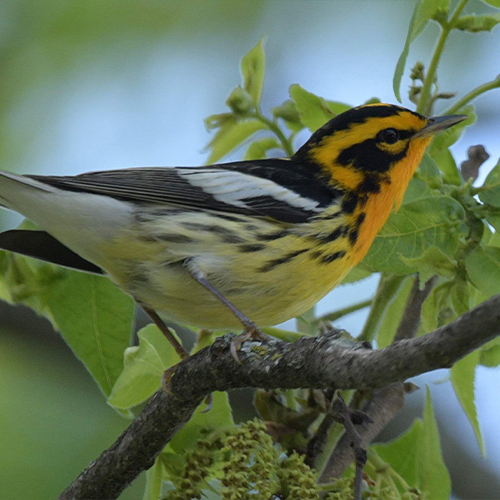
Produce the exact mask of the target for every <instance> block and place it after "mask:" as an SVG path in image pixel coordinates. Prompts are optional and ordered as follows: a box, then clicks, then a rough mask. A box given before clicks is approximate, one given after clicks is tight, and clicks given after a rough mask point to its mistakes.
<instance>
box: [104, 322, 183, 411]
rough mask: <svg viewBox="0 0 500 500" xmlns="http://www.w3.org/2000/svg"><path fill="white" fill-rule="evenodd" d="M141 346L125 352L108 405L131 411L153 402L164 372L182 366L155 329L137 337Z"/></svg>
mask: <svg viewBox="0 0 500 500" xmlns="http://www.w3.org/2000/svg"><path fill="white" fill-rule="evenodd" d="M137 335H138V337H139V345H138V346H134V347H129V348H128V349H126V350H125V355H124V369H123V371H122V373H121V374H120V376H119V377H118V379H117V380H116V383H115V385H114V386H113V390H112V391H111V394H110V396H109V398H108V403H109V404H110V405H112V406H114V407H115V408H119V409H128V408H132V407H133V406H136V405H138V404H140V403H142V402H144V401H146V400H147V399H149V398H150V397H151V396H152V395H153V394H154V393H155V392H156V391H157V390H158V389H159V388H160V387H161V377H162V375H163V372H164V371H165V370H166V369H167V368H170V367H171V366H173V365H174V364H175V363H178V362H179V356H178V355H177V354H176V352H175V349H174V348H173V347H172V345H171V344H170V342H169V341H168V340H167V339H166V338H165V336H164V335H163V333H162V332H161V331H160V330H159V329H158V327H156V326H155V325H148V326H146V327H144V328H142V329H141V330H140V331H139V333H138V334H137Z"/></svg>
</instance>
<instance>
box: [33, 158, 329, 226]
mask: <svg viewBox="0 0 500 500" xmlns="http://www.w3.org/2000/svg"><path fill="white" fill-rule="evenodd" d="M29 177H31V178H33V179H36V180H38V181H41V182H43V183H45V184H48V185H50V186H53V187H56V188H59V189H63V190H67V191H76V192H87V193H95V194H100V195H106V196H110V197H112V198H116V199H120V200H126V201H132V202H145V203H155V204H167V205H175V206H182V207H186V208H192V209H201V210H214V211H220V212H226V213H236V214H245V215H252V216H261V217H269V218H272V219H275V220H279V221H282V222H289V223H297V222H306V221H307V220H309V218H311V217H313V216H315V215H318V213H320V212H321V211H322V210H323V209H324V208H325V207H326V206H328V205H330V204H331V203H332V202H333V201H334V200H335V199H336V198H338V192H336V191H335V190H332V189H329V188H328V187H326V186H324V185H323V184H321V183H320V182H318V179H317V178H316V177H313V176H312V174H311V173H309V172H307V171H306V170H305V169H304V168H303V166H301V165H296V164H294V162H293V161H292V160H278V159H265V160H260V161H256V162H236V163H227V164H221V165H214V166H210V167H198V168H189V167H176V168H161V167H155V168H130V169H124V170H111V171H103V172H91V173H87V174H81V175H77V176H74V177H51V176H29ZM312 180H313V182H311V181H312Z"/></svg>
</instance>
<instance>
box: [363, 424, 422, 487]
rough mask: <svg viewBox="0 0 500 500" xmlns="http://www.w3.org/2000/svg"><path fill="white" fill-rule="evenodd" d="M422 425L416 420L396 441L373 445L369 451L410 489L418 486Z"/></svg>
mask: <svg viewBox="0 0 500 500" xmlns="http://www.w3.org/2000/svg"><path fill="white" fill-rule="evenodd" d="M422 435H423V424H422V420H420V419H417V420H415V421H414V422H413V424H412V426H411V427H410V428H409V429H408V430H407V431H406V432H405V433H403V434H401V435H400V436H399V437H397V438H396V439H394V440H392V441H389V442H388V443H383V444H375V445H372V446H371V447H370V450H373V451H375V452H376V453H377V454H378V455H379V456H380V458H381V459H382V460H384V461H385V462H387V463H388V464H390V465H391V467H392V468H393V469H394V470H395V471H396V472H397V473H398V474H399V475H400V476H401V477H402V478H403V479H404V480H405V481H406V482H407V483H408V485H409V486H411V487H417V485H418V465H419V448H420V445H421V442H422Z"/></svg>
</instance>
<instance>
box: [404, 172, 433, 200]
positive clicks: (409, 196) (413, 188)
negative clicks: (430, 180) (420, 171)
mask: <svg viewBox="0 0 500 500" xmlns="http://www.w3.org/2000/svg"><path fill="white" fill-rule="evenodd" d="M433 195H434V191H433V190H432V189H431V188H430V187H429V185H428V184H427V183H426V182H424V181H422V180H420V179H417V178H416V177H414V178H413V179H412V180H411V181H410V183H409V184H408V188H407V189H406V192H405V196H404V198H403V203H402V204H401V206H403V205H407V204H408V203H411V202H412V201H415V200H420V199H422V198H429V197H431V196H433Z"/></svg>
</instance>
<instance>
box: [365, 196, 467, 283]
mask: <svg viewBox="0 0 500 500" xmlns="http://www.w3.org/2000/svg"><path fill="white" fill-rule="evenodd" d="M464 216H465V215H464V210H463V208H462V206H461V205H460V203H458V202H457V201H456V200H454V199H453V198H450V197H447V196H431V197H428V198H420V199H417V200H415V201H412V202H409V203H406V204H403V205H402V206H401V209H400V210H399V212H398V213H393V214H392V215H391V216H390V217H389V220H388V221H387V223H386V224H385V225H384V227H383V228H382V230H381V231H380V233H379V235H378V236H377V237H376V238H375V241H374V243H373V245H372V247H371V248H370V250H369V252H368V255H367V256H366V257H365V259H364V261H363V264H364V265H367V266H369V267H370V268H371V269H372V270H374V271H381V272H389V273H396V274H408V273H409V272H411V271H412V269H411V268H409V267H408V266H407V265H406V264H405V263H404V261H403V259H402V258H400V257H403V258H406V259H417V258H421V257H423V256H424V254H425V252H426V250H428V249H429V248H431V247H437V248H438V249H440V250H441V251H442V252H443V253H445V254H446V255H454V253H455V251H456V249H457V245H458V242H459V238H460V236H461V232H462V231H463V230H464V229H465V228H464V226H463V222H462V221H463V219H464Z"/></svg>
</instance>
